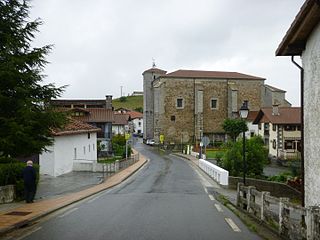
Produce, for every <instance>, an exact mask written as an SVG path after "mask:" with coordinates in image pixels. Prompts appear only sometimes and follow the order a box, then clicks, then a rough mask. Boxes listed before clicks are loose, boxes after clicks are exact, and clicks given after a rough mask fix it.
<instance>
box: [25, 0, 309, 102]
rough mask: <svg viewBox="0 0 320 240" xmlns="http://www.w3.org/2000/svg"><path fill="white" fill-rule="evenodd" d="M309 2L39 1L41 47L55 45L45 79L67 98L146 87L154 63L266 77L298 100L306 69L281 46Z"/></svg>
mask: <svg viewBox="0 0 320 240" xmlns="http://www.w3.org/2000/svg"><path fill="white" fill-rule="evenodd" d="M303 2H304V0H267V1H266V0H161V1H159V0H158V1H155V0H91V1H88V0H33V1H31V5H32V6H33V7H32V9H31V19H32V20H33V19H35V18H37V17H40V18H41V19H42V20H43V22H44V24H43V25H42V26H41V27H40V28H39V30H40V32H39V34H37V36H36V40H35V41H34V44H35V46H43V45H47V44H54V48H53V51H52V53H51V54H50V55H49V56H48V57H47V60H49V61H50V64H49V65H47V66H46V69H45V74H47V75H48V76H47V78H46V79H45V83H55V85H56V86H61V85H69V87H68V88H67V89H66V91H65V93H64V94H63V98H90V99H91V98H100V99H101V98H104V97H105V95H113V97H114V98H117V97H119V96H120V93H121V91H120V89H121V88H120V86H123V90H122V91H123V94H124V95H128V94H131V93H132V92H133V91H135V90H137V91H142V86H143V84H142V75H141V74H142V72H143V71H144V70H146V69H149V68H151V67H152V59H153V58H154V59H155V63H156V65H157V67H158V68H161V69H163V70H166V71H168V72H172V71H175V70H178V69H195V70H212V71H234V72H241V73H245V74H250V75H255V76H258V77H264V78H266V79H267V80H266V81H265V83H266V84H269V85H272V86H275V87H278V88H281V89H283V90H285V91H287V93H286V97H287V100H289V102H291V103H292V104H293V105H294V106H299V105H300V104H299V103H300V99H299V94H300V83H299V70H298V69H297V68H296V67H295V66H294V65H293V64H292V63H291V61H290V57H275V50H276V49H277V47H278V45H279V43H280V42H281V40H282V38H283V36H284V35H285V33H286V31H287V30H288V28H289V26H290V24H291V23H292V21H293V19H294V17H295V16H296V14H297V13H298V11H299V9H300V7H301V6H302V4H303Z"/></svg>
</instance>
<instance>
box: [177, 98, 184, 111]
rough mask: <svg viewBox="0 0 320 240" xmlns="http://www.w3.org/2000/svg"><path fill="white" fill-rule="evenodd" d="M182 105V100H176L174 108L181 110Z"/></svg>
mask: <svg viewBox="0 0 320 240" xmlns="http://www.w3.org/2000/svg"><path fill="white" fill-rule="evenodd" d="M183 107H184V104H183V98H177V102H176V108H180V109H181V108H183Z"/></svg>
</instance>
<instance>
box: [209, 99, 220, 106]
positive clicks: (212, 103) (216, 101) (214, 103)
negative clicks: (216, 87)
mask: <svg viewBox="0 0 320 240" xmlns="http://www.w3.org/2000/svg"><path fill="white" fill-rule="evenodd" d="M210 107H211V109H218V99H216V98H211V100H210Z"/></svg>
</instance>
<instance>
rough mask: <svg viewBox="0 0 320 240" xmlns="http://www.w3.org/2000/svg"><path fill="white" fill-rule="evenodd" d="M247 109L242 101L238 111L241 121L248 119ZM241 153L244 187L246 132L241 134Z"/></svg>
mask: <svg viewBox="0 0 320 240" xmlns="http://www.w3.org/2000/svg"><path fill="white" fill-rule="evenodd" d="M248 113H249V108H248V101H244V102H243V104H242V106H241V108H240V109H239V114H240V117H241V119H246V118H247V117H248ZM242 141H243V144H242V153H243V184H244V185H246V172H247V162H246V132H245V130H243V132H242Z"/></svg>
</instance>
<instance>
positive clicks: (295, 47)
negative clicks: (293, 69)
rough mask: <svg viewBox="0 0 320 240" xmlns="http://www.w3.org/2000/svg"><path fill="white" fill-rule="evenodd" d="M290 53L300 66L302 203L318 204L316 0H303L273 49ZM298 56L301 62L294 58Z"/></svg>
mask: <svg viewBox="0 0 320 240" xmlns="http://www.w3.org/2000/svg"><path fill="white" fill-rule="evenodd" d="M276 55H277V56H291V60H292V61H293V62H294V63H295V65H296V66H297V67H298V68H299V69H300V78H301V107H302V109H301V110H302V131H303V149H304V150H303V155H304V157H303V162H302V165H304V193H305V198H304V200H305V205H306V206H315V205H317V206H319V205H320V195H319V194H314V193H317V192H320V178H319V173H320V161H319V155H320V128H319V121H320V111H319V110H318V106H319V105H320V97H319V92H320V81H319V79H320V2H319V1H318V0H306V1H305V2H304V4H303V6H302V7H301V9H300V11H299V13H298V14H297V16H296V17H295V19H294V21H293V22H292V24H291V26H290V28H289V29H288V31H287V33H286V34H285V36H284V38H283V40H282V42H281V43H280V45H279V47H278V49H277V50H276ZM294 56H301V60H302V66H299V65H298V64H297V63H296V62H295V61H294Z"/></svg>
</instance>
